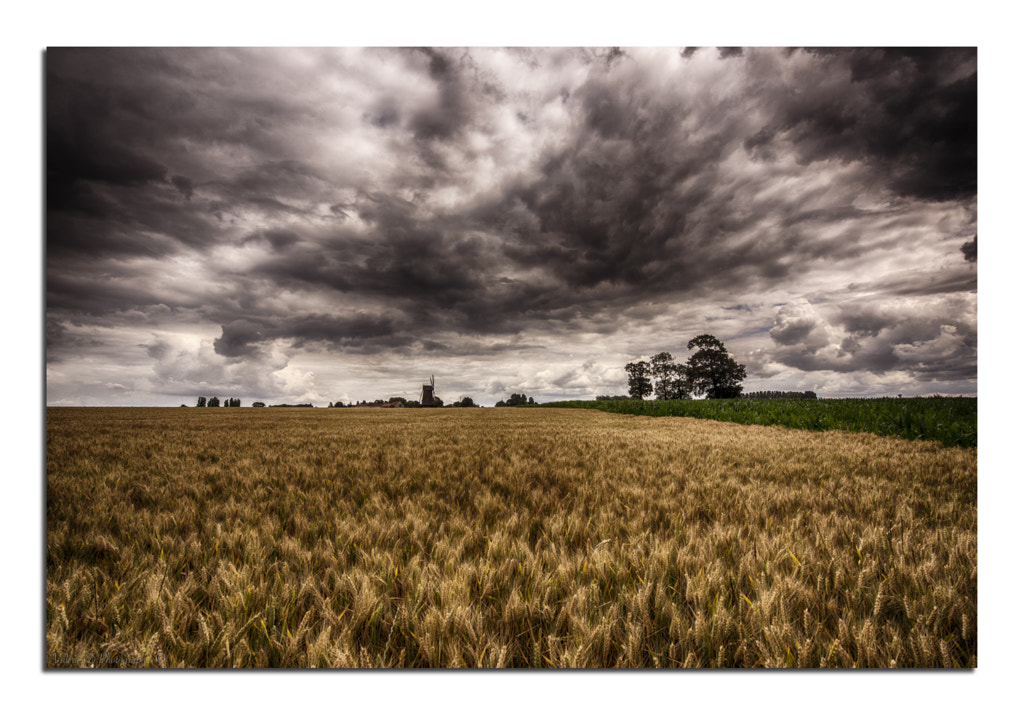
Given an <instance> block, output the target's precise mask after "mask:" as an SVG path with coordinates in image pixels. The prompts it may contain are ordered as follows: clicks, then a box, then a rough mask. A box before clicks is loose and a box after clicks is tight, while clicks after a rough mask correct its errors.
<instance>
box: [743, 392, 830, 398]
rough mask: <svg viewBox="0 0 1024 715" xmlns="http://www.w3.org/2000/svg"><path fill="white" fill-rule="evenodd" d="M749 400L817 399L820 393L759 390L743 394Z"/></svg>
mask: <svg viewBox="0 0 1024 715" xmlns="http://www.w3.org/2000/svg"><path fill="white" fill-rule="evenodd" d="M742 397H744V398H745V399H748V400H817V399H818V395H817V394H816V393H815V392H813V391H812V390H806V391H805V392H782V391H781V390H759V391H757V392H748V393H746V394H745V395H742Z"/></svg>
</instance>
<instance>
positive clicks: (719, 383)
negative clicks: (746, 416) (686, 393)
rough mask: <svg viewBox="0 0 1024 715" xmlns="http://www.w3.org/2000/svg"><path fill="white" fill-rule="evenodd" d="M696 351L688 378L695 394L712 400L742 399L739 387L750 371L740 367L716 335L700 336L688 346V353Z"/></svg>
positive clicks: (688, 368) (687, 367)
mask: <svg viewBox="0 0 1024 715" xmlns="http://www.w3.org/2000/svg"><path fill="white" fill-rule="evenodd" d="M694 348H696V349H697V352H695V353H694V354H693V355H691V356H690V359H689V360H687V361H686V374H687V377H688V378H689V384H690V388H691V389H692V390H693V392H694V394H697V395H706V396H707V397H708V398H710V399H721V398H727V397H739V396H740V394H741V393H742V392H743V385H741V384H740V383H741V382H742V381H743V380H744V379H745V378H746V376H747V368H746V366H744V365H740V364H739V363H737V362H736V361H735V360H733V358H732V356H730V355H729V351H728V350H726V349H725V345H724V344H723V343H722V341H721V340H719V339H718V338H716V337H715V336H714V335H708V334H706V333H705V334H703V335H698V336H697V337H695V338H694V339H693V340H691V341H690V342H688V343H687V344H686V349H687V350H693V349H694Z"/></svg>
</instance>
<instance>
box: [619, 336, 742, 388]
mask: <svg viewBox="0 0 1024 715" xmlns="http://www.w3.org/2000/svg"><path fill="white" fill-rule="evenodd" d="M695 348H696V352H695V353H694V354H693V355H691V356H690V358H689V359H688V360H687V361H686V364H685V365H681V364H679V363H676V362H673V358H672V353H668V352H660V353H658V354H657V355H655V356H654V357H652V358H651V360H650V362H648V361H646V360H638V361H636V362H631V363H629V364H628V365H626V376H627V378H628V380H629V396H630V397H631V398H632V399H634V400H643V399H645V398H646V397H647V396H648V395H650V394H651V393H653V394H654V398H655V399H656V400H688V399H690V397H691V396H698V397H699V396H701V395H703V396H705V397H707V398H709V399H724V398H730V397H739V396H740V394H741V393H742V392H743V385H742V384H741V383H742V381H743V380H744V379H745V378H746V377H747V368H746V366H744V365H740V364H739V363H737V362H736V361H735V360H734V359H733V358H732V356H731V355H729V352H728V351H727V350H726V349H725V345H724V344H723V343H722V341H721V340H719V339H718V338H716V337H715V336H713V335H708V334H704V335H698V336H697V337H695V338H693V339H692V340H691V341H690V342H688V343H687V344H686V349H687V350H694V349H695Z"/></svg>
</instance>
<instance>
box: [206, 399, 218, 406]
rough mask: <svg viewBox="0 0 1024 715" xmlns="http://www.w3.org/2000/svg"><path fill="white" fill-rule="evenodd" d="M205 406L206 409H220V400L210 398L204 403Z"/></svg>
mask: <svg viewBox="0 0 1024 715" xmlns="http://www.w3.org/2000/svg"><path fill="white" fill-rule="evenodd" d="M206 406H207V407H220V398H217V397H211V398H210V399H209V400H207V401H206Z"/></svg>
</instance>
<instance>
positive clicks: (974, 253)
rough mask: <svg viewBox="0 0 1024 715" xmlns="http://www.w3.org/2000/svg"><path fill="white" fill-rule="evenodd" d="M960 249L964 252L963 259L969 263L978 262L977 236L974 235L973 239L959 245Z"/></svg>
mask: <svg viewBox="0 0 1024 715" xmlns="http://www.w3.org/2000/svg"><path fill="white" fill-rule="evenodd" d="M960 251H961V252H962V253H963V254H964V260H965V261H968V262H970V263H977V262H978V237H977V236H975V237H974V238H973V239H971V240H970V241H968V242H967V243H965V244H964V245H962V246H960Z"/></svg>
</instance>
